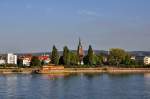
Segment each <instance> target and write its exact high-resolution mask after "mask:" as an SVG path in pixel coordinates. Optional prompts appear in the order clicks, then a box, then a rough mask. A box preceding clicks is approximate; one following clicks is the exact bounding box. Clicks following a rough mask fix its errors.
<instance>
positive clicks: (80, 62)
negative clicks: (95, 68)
mask: <svg viewBox="0 0 150 99" xmlns="http://www.w3.org/2000/svg"><path fill="white" fill-rule="evenodd" d="M77 55H78V59H79V60H78V65H84V63H83V57H84V51H83V47H82V44H81V39H80V38H79V44H78V49H77Z"/></svg>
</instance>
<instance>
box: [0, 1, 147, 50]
mask: <svg viewBox="0 0 150 99" xmlns="http://www.w3.org/2000/svg"><path fill="white" fill-rule="evenodd" d="M149 3H150V1H149V0H145V1H144V2H143V1H142V0H132V1H130V0H126V1H119V0H113V1H111V0H108V1H106V0H92V1H91V0H86V1H81V0H76V1H74V0H70V1H68V0H64V1H59V2H58V1H53V0H45V1H42V0H36V1H35V0H21V1H20V0H13V1H11V0H2V1H0V13H1V16H0V46H1V47H0V53H7V52H13V53H16V52H19V53H20V52H21V53H22V52H45V51H46V52H47V51H50V50H51V47H52V46H53V45H54V44H55V45H56V47H57V48H58V50H60V51H61V50H63V47H64V46H65V45H67V46H68V47H69V48H70V49H73V50H74V49H76V48H77V45H78V37H81V39H82V42H83V48H84V49H87V48H88V46H89V45H92V47H93V49H95V50H109V48H123V49H125V50H127V51H149V50H150V46H149V38H150V33H149V31H150V28H149V25H150V13H149V9H150V7H149Z"/></svg>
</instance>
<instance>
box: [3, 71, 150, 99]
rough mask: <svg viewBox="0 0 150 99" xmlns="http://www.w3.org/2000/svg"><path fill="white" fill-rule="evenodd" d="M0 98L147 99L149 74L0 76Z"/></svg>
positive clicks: (149, 92) (148, 94)
mask: <svg viewBox="0 0 150 99" xmlns="http://www.w3.org/2000/svg"><path fill="white" fill-rule="evenodd" d="M0 99H150V74H82V73H81V74H69V75H40V74H34V75H30V74H7V75H0Z"/></svg>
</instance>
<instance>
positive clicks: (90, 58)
mask: <svg viewBox="0 0 150 99" xmlns="http://www.w3.org/2000/svg"><path fill="white" fill-rule="evenodd" d="M87 58H88V64H89V65H93V64H94V52H93V49H92V46H91V45H89V49H88V55H87Z"/></svg>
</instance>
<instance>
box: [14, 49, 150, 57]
mask: <svg viewBox="0 0 150 99" xmlns="http://www.w3.org/2000/svg"><path fill="white" fill-rule="evenodd" d="M72 51H73V52H76V50H72ZM94 52H95V54H100V53H102V54H104V55H108V51H104V50H94ZM87 53H88V51H87V50H85V51H84V54H85V55H87ZM128 53H130V54H131V55H133V56H150V51H129V52H128ZM24 54H32V55H33V56H40V55H44V54H45V55H50V54H51V52H39V53H17V55H18V56H20V55H24ZM59 54H60V55H62V54H63V51H59Z"/></svg>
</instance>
